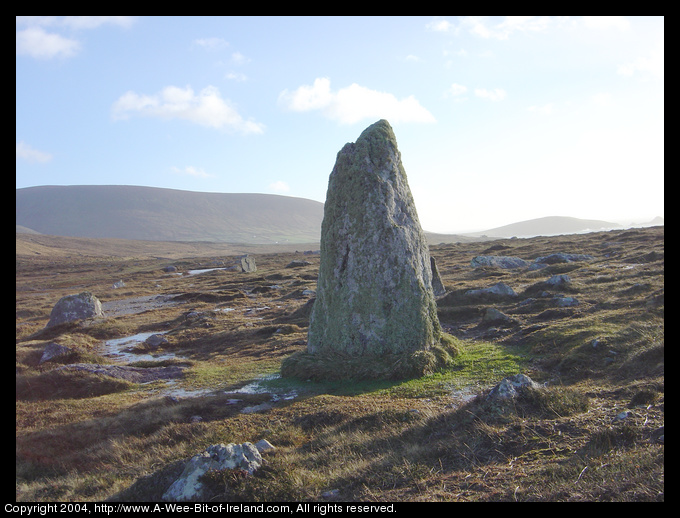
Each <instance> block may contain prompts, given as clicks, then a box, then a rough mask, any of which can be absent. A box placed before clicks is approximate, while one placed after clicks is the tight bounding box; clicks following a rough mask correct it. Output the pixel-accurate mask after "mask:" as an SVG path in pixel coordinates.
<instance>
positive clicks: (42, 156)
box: [17, 140, 52, 163]
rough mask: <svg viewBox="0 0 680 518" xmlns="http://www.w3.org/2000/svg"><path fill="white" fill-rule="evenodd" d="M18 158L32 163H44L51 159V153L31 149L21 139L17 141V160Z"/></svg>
mask: <svg viewBox="0 0 680 518" xmlns="http://www.w3.org/2000/svg"><path fill="white" fill-rule="evenodd" d="M18 159H21V160H26V161H27V162H32V163H36V162H39V163H45V162H49V161H50V160H52V155H51V154H50V153H45V152H44V151H38V150H37V149H33V148H32V147H31V146H29V145H28V144H26V143H25V142H24V141H23V140H22V141H21V142H17V160H18Z"/></svg>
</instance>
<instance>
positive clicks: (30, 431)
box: [16, 227, 664, 502]
mask: <svg viewBox="0 0 680 518" xmlns="http://www.w3.org/2000/svg"><path fill="white" fill-rule="evenodd" d="M33 239H34V240H33V241H30V239H29V237H27V236H23V237H20V236H19V235H18V236H17V256H16V498H17V500H19V501H88V500H89V501H101V500H106V499H109V500H128V501H135V500H136V501H140V500H141V501H154V500H159V499H160V498H161V495H162V494H163V492H164V491H165V489H167V487H168V486H169V485H170V483H172V481H173V480H174V479H175V478H176V477H177V476H178V474H179V472H180V471H181V469H182V465H183V461H185V460H186V459H187V458H189V457H191V456H192V455H195V454H197V453H200V452H201V451H203V450H204V449H205V448H206V447H207V446H209V445H211V444H215V443H229V442H234V443H241V442H245V441H250V442H256V441H258V440H259V439H263V438H264V439H267V440H268V441H269V442H271V443H272V444H273V445H274V446H275V447H276V449H275V450H274V451H272V452H269V453H267V454H265V455H264V464H263V466H262V467H261V468H260V469H259V470H258V471H256V472H255V474H254V475H253V476H248V477H243V476H239V474H238V473H234V472H228V471H225V472H214V473H211V474H210V477H207V478H206V480H205V482H206V484H207V485H208V487H209V491H210V494H211V497H212V498H213V499H214V500H227V501H258V502H263V501H290V500H297V501H300V500H310V501H329V502H330V501H334V500H337V501H441V500H443V501H467V500H472V501H499V500H500V501H503V500H509V501H530V500H534V501H535V500H541V501H565V500H578V501H612V500H613V501H659V500H663V499H664V445H663V426H664V229H663V227H652V228H646V229H630V230H621V231H611V232H599V233H591V234H583V235H568V236H556V237H536V238H531V239H505V240H496V241H487V242H471V243H460V244H441V245H434V246H431V253H432V255H433V256H434V257H435V259H436V261H437V265H438V268H439V271H440V274H441V276H442V279H443V282H444V285H445V287H446V290H447V292H448V293H447V295H445V296H444V297H441V298H440V299H439V301H438V312H439V318H440V322H441V324H442V327H443V329H444V331H445V332H446V333H448V334H449V335H450V336H451V337H452V338H451V340H452V341H453V343H454V344H455V347H456V348H457V350H458V354H457V355H456V356H455V357H454V358H453V360H452V363H451V364H450V365H449V366H448V368H447V369H446V370H444V371H442V372H439V373H436V374H432V375H429V376H424V377H422V378H418V379H412V380H402V381H373V382H371V381H364V382H333V383H330V382H327V383H323V382H310V381H305V380H290V379H281V378H280V377H278V376H277V373H278V371H279V369H280V365H281V361H282V360H283V359H284V358H286V357H287V356H289V355H291V354H293V353H294V352H296V351H299V350H302V349H304V348H305V343H306V332H307V325H308V315H309V304H310V301H311V300H312V298H313V293H312V291H313V290H314V289H315V286H316V277H317V273H318V264H319V257H318V255H313V254H312V255H305V254H302V253H301V252H298V253H296V252H295V251H294V250H291V249H285V250H281V249H273V250H272V249H269V250H263V249H259V250H258V249H254V248H251V249H249V250H247V251H249V252H250V253H251V254H252V257H253V258H254V259H255V261H256V264H257V271H256V272H252V273H237V272H235V271H228V270H213V271H208V272H204V273H200V274H193V275H190V274H188V272H189V271H190V270H194V269H202V268H216V267H220V266H222V265H230V264H232V263H233V260H234V256H235V255H236V254H237V253H241V252H243V250H239V249H236V248H234V247H231V248H230V247H219V246H216V245H212V244H207V243H204V244H187V243H185V244H178V245H177V246H176V249H175V250H174V251H173V247H172V245H168V244H167V243H165V244H156V245H154V244H149V243H141V242H139V243H137V244H136V243H134V242H126V243H125V244H123V243H122V242H115V241H114V242H113V243H112V242H110V241H92V240H85V241H78V240H76V241H73V240H71V241H69V242H68V243H66V242H64V243H63V247H59V246H58V244H57V246H56V248H55V247H54V245H55V243H57V241H58V239H57V238H55V240H56V241H55V240H52V241H50V240H49V239H47V238H44V239H43V242H41V243H38V242H37V241H36V239H37V238H35V237H34V238H33ZM48 241H49V243H48V244H49V246H46V245H45V243H47V242H48ZM36 243H37V244H36ZM301 246H302V245H301ZM126 247H129V248H126ZM162 247H165V248H162ZM161 248H162V249H161ZM300 250H301V251H302V250H304V248H300ZM559 252H563V253H577V254H589V255H592V256H593V259H592V260H587V261H577V262H561V261H560V260H558V259H555V260H554V261H551V264H548V265H547V266H546V267H544V268H541V269H537V270H531V269H528V268H520V269H501V268H494V267H478V268H473V267H472V266H471V264H470V261H471V259H472V258H473V257H475V256H478V255H503V256H516V257H521V258H523V259H526V260H529V261H531V260H533V259H535V258H537V257H544V256H548V255H550V254H553V253H559ZM293 260H304V261H306V262H308V263H309V264H306V265H303V266H298V267H287V266H288V265H289V264H290V263H291V261H293ZM169 265H173V266H175V267H176V268H177V269H178V271H177V272H165V271H164V270H163V268H164V267H165V266H169ZM556 275H567V276H568V278H569V282H567V283H566V284H560V285H551V284H548V283H546V281H547V280H549V279H550V278H551V277H553V276H556ZM120 280H122V281H123V282H124V286H123V287H119V288H114V287H113V284H114V283H115V282H117V281H120ZM499 282H502V283H504V284H506V285H508V286H509V287H511V288H512V289H513V290H514V291H515V292H516V294H517V297H509V296H497V295H494V294H490V295H489V294H486V295H478V296H471V295H469V294H466V292H467V291H468V290H471V289H481V288H488V287H491V286H493V285H495V284H497V283H499ZM82 291H90V292H92V293H93V294H94V295H95V296H97V297H98V298H99V299H100V300H101V301H102V303H103V304H104V310H105V313H106V315H105V318H102V319H93V320H88V321H82V322H79V323H73V324H62V325H59V326H55V327H51V328H47V329H46V328H45V324H46V323H47V321H48V319H49V316H50V311H51V309H52V307H53V306H54V304H55V303H56V302H57V301H58V300H59V298H61V297H62V296H64V295H70V294H74V293H79V292H82ZM489 308H493V309H495V310H498V311H500V312H501V313H502V315H505V317H506V318H503V319H502V320H498V319H496V320H492V321H486V320H485V319H484V317H485V315H491V314H493V313H487V309H489ZM496 315H498V314H496ZM138 333H146V335H148V334H150V333H163V336H164V337H166V339H167V343H165V344H163V345H161V347H160V349H155V350H149V347H148V346H146V345H145V344H144V343H143V342H139V343H136V344H132V345H129V344H128V346H127V347H128V348H129V350H128V351H127V352H126V354H123V355H118V356H112V352H111V341H112V340H114V339H117V338H123V337H129V336H132V335H136V334H138ZM146 335H145V336H146ZM50 342H56V343H59V344H61V345H65V346H67V347H69V348H71V353H70V354H68V355H65V356H63V357H61V358H59V359H57V360H55V361H51V362H45V363H42V364H41V363H40V359H41V356H42V353H43V350H44V349H45V346H46V345H47V344H48V343H50ZM123 363H125V364H130V365H133V366H136V367H140V368H143V369H150V368H153V367H159V366H161V367H163V366H165V367H167V366H175V367H179V368H181V369H182V373H183V375H182V376H181V378H176V379H172V380H167V379H157V380H155V381H151V382H146V383H138V382H135V381H130V380H129V379H125V378H116V377H111V376H107V375H104V374H101V373H95V372H93V370H94V369H90V370H87V369H85V370H78V369H75V368H69V367H67V366H68V365H73V364H92V365H120V364H123ZM520 372H521V373H524V374H527V375H529V376H530V377H531V378H532V379H534V380H535V381H537V382H539V383H542V384H545V388H542V389H539V390H526V391H524V392H522V393H521V394H520V395H519V397H517V398H515V399H512V400H507V401H505V402H498V401H493V400H490V399H489V398H488V397H487V395H488V393H489V390H490V389H491V388H492V387H493V386H494V385H495V384H496V383H498V382H499V381H500V380H501V379H503V378H504V377H506V376H508V375H511V374H516V373H520ZM244 387H245V389H244ZM253 387H254V388H255V389H253Z"/></svg>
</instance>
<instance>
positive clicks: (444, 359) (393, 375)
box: [281, 336, 458, 381]
mask: <svg viewBox="0 0 680 518" xmlns="http://www.w3.org/2000/svg"><path fill="white" fill-rule="evenodd" d="M457 354H458V350H457V348H456V340H455V339H454V338H453V337H449V336H444V337H443V338H442V340H441V342H440V344H439V345H435V346H433V347H432V348H430V349H429V350H420V351H415V352H413V353H408V354H385V355H380V356H377V355H376V356H372V355H363V356H349V355H344V354H327V353H326V354H312V353H308V352H306V351H300V352H297V353H295V354H293V355H291V356H289V357H288V358H286V359H285V360H283V362H282V363H281V376H283V377H289V378H299V379H304V380H313V381H337V380H398V379H408V378H416V377H420V376H423V375H426V374H432V373H434V372H437V371H439V370H442V369H444V368H447V367H449V366H450V365H451V363H452V361H453V357H455V356H456V355H457Z"/></svg>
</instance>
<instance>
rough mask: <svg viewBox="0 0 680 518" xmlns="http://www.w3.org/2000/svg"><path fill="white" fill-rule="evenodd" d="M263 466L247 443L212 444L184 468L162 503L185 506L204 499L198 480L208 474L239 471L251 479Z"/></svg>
mask: <svg viewBox="0 0 680 518" xmlns="http://www.w3.org/2000/svg"><path fill="white" fill-rule="evenodd" d="M261 465H262V457H261V456H260V452H259V451H257V448H256V447H255V446H254V445H253V444H252V443H249V442H244V443H243V444H233V443H231V444H214V445H212V446H209V447H208V448H207V449H206V450H205V451H203V452H202V453H199V454H198V455H194V456H193V457H192V458H191V459H190V460H189V461H188V462H187V463H186V465H185V466H184V471H182V474H181V475H180V476H179V478H178V479H177V480H175V481H174V482H173V483H172V485H171V486H170V487H169V488H168V490H167V491H166V492H165V493H163V496H162V499H163V500H165V501H169V502H187V501H193V500H201V499H203V498H204V497H205V487H204V485H203V483H202V482H200V480H199V479H200V478H201V476H203V475H204V474H205V473H207V472H208V471H209V470H224V469H242V470H244V471H246V472H247V473H248V474H250V475H252V474H253V473H254V472H255V471H256V470H257V469H258V468H259V467H260V466H261Z"/></svg>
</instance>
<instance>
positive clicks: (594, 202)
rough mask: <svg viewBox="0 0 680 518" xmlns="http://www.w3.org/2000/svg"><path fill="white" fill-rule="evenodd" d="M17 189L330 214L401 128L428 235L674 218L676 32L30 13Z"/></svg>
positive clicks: (649, 22) (533, 24) (519, 23)
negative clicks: (334, 199)
mask: <svg viewBox="0 0 680 518" xmlns="http://www.w3.org/2000/svg"><path fill="white" fill-rule="evenodd" d="M16 67H17V69H16V145H17V156H16V186H17V188H21V187H29V186H34V185H82V184H100V185H111V184H127V185H146V186H152V187H165V188H172V189H185V190H192V191H202V192H261V193H271V194H282V195H286V196H296V197H302V198H310V199H314V200H318V201H320V202H323V201H324V200H325V198H326V189H327V185H328V175H329V174H330V172H331V170H332V168H333V165H334V163H335V157H336V155H337V152H338V151H339V150H340V149H341V148H342V146H343V145H344V144H345V143H346V142H354V141H355V140H356V139H357V137H358V136H359V134H360V133H361V131H363V129H364V128H366V127H367V126H369V125H370V124H372V123H373V122H375V121H377V120H378V119H381V118H385V119H387V120H388V121H389V122H390V123H391V125H392V127H393V128H394V131H395V134H396V136H397V142H398V145H399V149H400V151H401V154H402V162H403V164H404V167H405V169H406V173H407V175H408V179H409V184H410V186H411V190H412V192H413V196H414V198H415V202H416V206H417V209H418V213H419V216H420V220H421V224H422V226H423V227H424V228H425V229H426V230H429V231H434V232H461V231H469V230H482V229H486V228H491V227H495V226H500V225H505V224H509V223H514V222H517V221H522V220H525V219H532V218H538V217H543V216H572V217H579V218H587V219H604V220H609V221H620V222H623V223H630V222H642V221H648V220H650V219H652V218H653V217H655V216H663V215H664V200H663V190H664V175H663V172H664V171H663V170H664V84H663V79H664V77H663V76H664V19H663V17H594V18H590V17H366V18H363V17H359V18H355V17H248V18H241V17H125V16H120V17H17V21H16Z"/></svg>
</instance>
